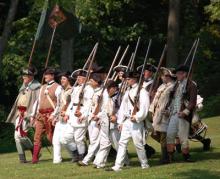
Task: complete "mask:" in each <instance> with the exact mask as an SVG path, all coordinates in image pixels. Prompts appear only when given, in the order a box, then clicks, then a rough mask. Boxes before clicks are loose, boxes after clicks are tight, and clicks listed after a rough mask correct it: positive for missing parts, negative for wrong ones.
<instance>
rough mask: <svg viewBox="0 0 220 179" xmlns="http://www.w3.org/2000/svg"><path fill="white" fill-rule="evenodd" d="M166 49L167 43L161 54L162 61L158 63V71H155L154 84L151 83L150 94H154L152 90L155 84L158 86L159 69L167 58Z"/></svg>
mask: <svg viewBox="0 0 220 179" xmlns="http://www.w3.org/2000/svg"><path fill="white" fill-rule="evenodd" d="M166 51H167V45H166V44H165V46H164V48H163V52H162V54H161V57H160V61H159V64H158V66H157V71H156V73H155V75H154V79H153V83H152V85H151V87H150V90H149V94H150V95H151V94H152V92H153V90H154V87H155V86H157V83H158V81H159V80H158V79H159V78H158V75H159V71H160V68H161V66H162V64H163V60H164V59H165V54H166Z"/></svg>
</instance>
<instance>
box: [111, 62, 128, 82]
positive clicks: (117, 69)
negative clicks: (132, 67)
mask: <svg viewBox="0 0 220 179" xmlns="http://www.w3.org/2000/svg"><path fill="white" fill-rule="evenodd" d="M127 69H128V67H127V66H124V65H118V66H115V67H114V71H115V72H117V76H118V79H119V80H120V82H121V83H122V82H123V81H124V78H123V75H124V74H125V72H126V71H127ZM121 83H120V84H119V86H120V85H121Z"/></svg>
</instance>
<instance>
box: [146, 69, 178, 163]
mask: <svg viewBox="0 0 220 179" xmlns="http://www.w3.org/2000/svg"><path fill="white" fill-rule="evenodd" d="M160 70H161V79H162V81H163V84H161V85H160V86H159V88H158V89H157V92H156V94H155V97H154V100H153V102H152V103H151V105H150V109H149V111H150V112H151V113H152V118H153V124H152V125H153V130H154V132H153V133H152V134H151V136H152V138H153V139H155V140H156V141H157V142H159V143H160V145H161V153H162V157H161V164H164V163H167V162H168V154H167V148H166V145H167V143H166V132H167V127H168V124H169V117H168V116H166V115H165V114H164V110H166V107H167V105H168V102H169V97H170V93H171V91H172V90H173V87H174V80H175V79H174V78H175V76H174V74H172V72H171V71H170V70H169V69H167V68H161V69H160Z"/></svg>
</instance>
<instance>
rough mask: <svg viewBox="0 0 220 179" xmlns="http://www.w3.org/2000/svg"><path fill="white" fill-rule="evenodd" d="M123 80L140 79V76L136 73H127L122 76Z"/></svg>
mask: <svg viewBox="0 0 220 179" xmlns="http://www.w3.org/2000/svg"><path fill="white" fill-rule="evenodd" d="M123 78H137V79H138V78H140V74H139V72H137V71H129V72H126V73H125V74H124V75H123Z"/></svg>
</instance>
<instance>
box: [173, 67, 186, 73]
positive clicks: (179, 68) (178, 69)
mask: <svg viewBox="0 0 220 179" xmlns="http://www.w3.org/2000/svg"><path fill="white" fill-rule="evenodd" d="M178 71H183V72H187V73H188V72H189V67H188V66H187V65H179V66H178V67H177V68H176V69H175V70H174V71H173V73H174V74H176V73H177V72H178Z"/></svg>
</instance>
